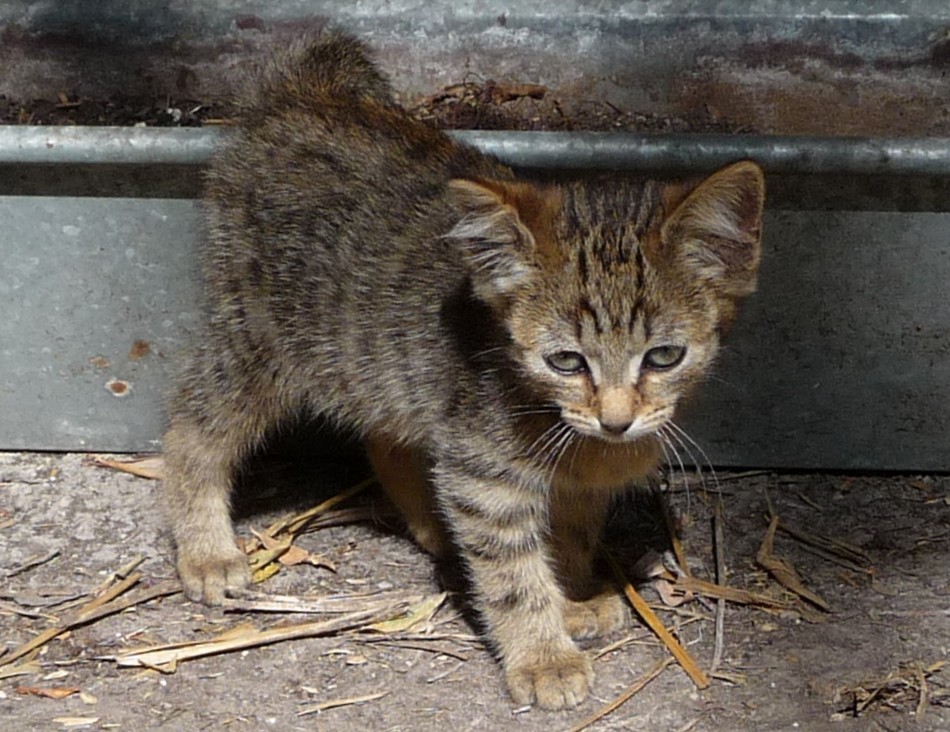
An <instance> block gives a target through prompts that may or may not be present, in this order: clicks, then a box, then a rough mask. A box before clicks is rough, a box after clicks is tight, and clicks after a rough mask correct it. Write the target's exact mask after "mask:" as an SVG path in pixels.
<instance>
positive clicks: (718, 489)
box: [668, 420, 722, 493]
mask: <svg viewBox="0 0 950 732" xmlns="http://www.w3.org/2000/svg"><path fill="white" fill-rule="evenodd" d="M668 424H669V425H670V427H672V428H673V429H674V430H676V431H677V432H678V433H679V434H680V435H682V436H683V438H684V439H686V440H687V441H688V442H689V444H691V445H692V446H693V447H694V448H696V451H697V452H698V453H699V455H700V457H702V459H703V461H704V462H705V463H706V465H707V466H708V467H709V475H710V477H711V478H712V482H713V485H714V486H715V488H716V492H717V493H721V491H722V487H721V486H720V484H719V476H718V475H717V474H716V468H715V467H714V466H713V464H712V460H710V459H709V455H708V454H707V453H706V451H705V450H704V449H703V446H702V445H700V444H699V443H698V442H696V440H694V439H693V438H692V436H691V435H690V434H689V433H688V432H687V431H686V430H684V429H683V428H682V427H680V426H679V425H678V424H676V422H674V421H673V420H670V421H669V423H668ZM693 462H694V463H695V462H696V460H695V458H694V459H693Z"/></svg>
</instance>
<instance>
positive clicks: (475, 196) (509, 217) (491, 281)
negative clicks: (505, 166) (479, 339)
mask: <svg viewBox="0 0 950 732" xmlns="http://www.w3.org/2000/svg"><path fill="white" fill-rule="evenodd" d="M449 195H450V197H451V199H452V201H453V202H454V203H455V205H456V206H457V207H458V208H459V210H460V212H461V213H462V217H461V219H460V220H459V222H458V223H457V224H456V225H455V226H454V227H453V228H452V230H451V231H450V232H449V233H448V234H446V238H447V239H454V240H455V241H457V242H458V243H459V245H460V250H461V252H462V256H463V258H464V260H465V262H466V264H467V265H468V268H469V272H470V273H471V277H472V284H473V286H474V288H475V294H476V295H477V296H478V297H479V298H480V299H482V300H483V301H485V302H487V303H488V304H490V305H500V304H502V303H503V302H504V301H505V299H506V298H507V296H508V295H509V294H510V293H511V292H512V291H513V290H514V289H515V288H516V287H517V286H518V285H519V284H521V283H522V282H523V281H524V280H525V279H526V278H527V277H528V275H529V274H530V270H531V253H532V252H533V251H534V246H535V242H534V237H533V236H532V234H531V231H530V229H529V228H528V225H527V224H526V222H525V218H526V215H527V218H529V219H530V217H531V212H532V210H533V197H534V196H535V195H536V189H535V188H534V186H531V185H530V184H527V183H515V182H510V181H496V180H466V179H461V178H460V179H457V180H453V181H450V182H449Z"/></svg>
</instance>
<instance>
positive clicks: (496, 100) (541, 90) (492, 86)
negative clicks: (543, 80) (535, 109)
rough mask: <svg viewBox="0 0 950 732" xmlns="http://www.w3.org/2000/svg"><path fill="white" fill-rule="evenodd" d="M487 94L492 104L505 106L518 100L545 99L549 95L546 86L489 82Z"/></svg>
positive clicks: (486, 87)
mask: <svg viewBox="0 0 950 732" xmlns="http://www.w3.org/2000/svg"><path fill="white" fill-rule="evenodd" d="M485 92H486V93H487V95H488V98H489V100H490V101H491V102H492V104H504V103H505V102H513V101H514V100H516V99H523V98H524V97H530V98H531V99H544V95H545V94H547V93H548V88H547V87H546V86H541V85H540V84H499V83H497V82H489V83H487V84H485Z"/></svg>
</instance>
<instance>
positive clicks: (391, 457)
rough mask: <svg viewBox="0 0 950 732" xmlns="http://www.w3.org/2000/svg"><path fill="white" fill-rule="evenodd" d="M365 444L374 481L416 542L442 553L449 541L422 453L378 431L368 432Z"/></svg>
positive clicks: (442, 554) (427, 466) (436, 555)
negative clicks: (374, 432)
mask: <svg viewBox="0 0 950 732" xmlns="http://www.w3.org/2000/svg"><path fill="white" fill-rule="evenodd" d="M364 445H365V446H366V454H367V456H368V457H369V461H370V463H371V464H372V466H373V471H374V472H375V473H376V478H377V480H378V481H379V483H380V485H381V486H382V487H383V490H385V491H386V495H388V496H389V499H390V500H391V501H392V502H393V503H394V504H396V508H398V509H399V511H400V512H401V513H402V516H403V518H404V519H405V521H406V526H407V527H408V529H409V532H410V533H411V534H412V537H413V538H414V539H415V540H416V543H417V544H419V546H421V547H422V548H423V549H425V550H426V551H427V552H429V554H431V555H432V556H434V557H436V558H441V557H443V556H445V554H446V553H447V551H448V548H449V541H448V539H447V538H446V536H445V529H444V527H443V524H442V520H441V517H440V516H439V514H438V511H437V509H436V506H435V501H434V500H433V496H432V485H431V481H430V477H429V464H428V460H427V459H426V457H425V455H423V454H422V453H421V452H420V451H418V450H415V449H413V448H411V447H407V446H405V445H399V444H395V443H394V442H393V440H392V439H389V438H387V437H385V436H384V435H378V434H371V435H367V436H366V437H365V438H364Z"/></svg>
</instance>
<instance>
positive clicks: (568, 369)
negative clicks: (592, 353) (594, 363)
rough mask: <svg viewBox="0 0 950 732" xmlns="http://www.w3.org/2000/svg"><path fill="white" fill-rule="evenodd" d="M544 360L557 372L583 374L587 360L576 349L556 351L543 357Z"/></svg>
mask: <svg viewBox="0 0 950 732" xmlns="http://www.w3.org/2000/svg"><path fill="white" fill-rule="evenodd" d="M544 362H545V363H546V364H547V365H548V368H550V369H551V370H552V371H556V372H557V373H559V374H583V373H586V372H587V360H586V359H585V358H584V357H583V356H582V355H581V354H579V353H578V352H577V351H558V352H557V353H551V354H549V355H547V356H545V357H544Z"/></svg>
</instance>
